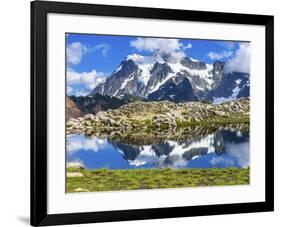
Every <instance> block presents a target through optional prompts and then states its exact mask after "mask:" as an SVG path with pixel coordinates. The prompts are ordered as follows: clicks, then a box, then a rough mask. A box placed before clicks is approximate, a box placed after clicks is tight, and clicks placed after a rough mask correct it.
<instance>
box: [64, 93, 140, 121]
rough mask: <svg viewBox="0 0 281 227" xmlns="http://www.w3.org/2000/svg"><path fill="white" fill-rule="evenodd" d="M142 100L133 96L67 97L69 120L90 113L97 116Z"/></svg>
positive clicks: (96, 95) (97, 95)
mask: <svg viewBox="0 0 281 227" xmlns="http://www.w3.org/2000/svg"><path fill="white" fill-rule="evenodd" d="M140 100H141V99H140V98H138V97H134V96H132V95H124V96H123V97H122V98H117V97H113V96H108V95H100V94H95V95H88V96H85V97H83V96H80V97H75V96H70V97H67V109H66V113H67V118H77V117H81V116H83V115H84V114H88V113H92V114H96V113H98V112H100V111H106V110H108V109H117V108H119V107H120V106H123V105H125V104H128V103H130V102H135V101H140ZM68 115H69V116H68Z"/></svg>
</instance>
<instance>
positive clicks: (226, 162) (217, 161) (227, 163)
mask: <svg viewBox="0 0 281 227" xmlns="http://www.w3.org/2000/svg"><path fill="white" fill-rule="evenodd" d="M210 164H211V165H212V166H218V165H220V164H222V165H225V166H233V165H234V161H233V160H231V159H227V158H223V157H220V156H215V157H213V158H212V159H211V160H210Z"/></svg>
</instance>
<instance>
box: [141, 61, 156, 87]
mask: <svg viewBox="0 0 281 227" xmlns="http://www.w3.org/2000/svg"><path fill="white" fill-rule="evenodd" d="M153 65H154V64H140V65H139V69H140V70H141V73H140V76H139V80H140V81H141V82H143V84H144V85H145V86H146V85H147V83H148V81H149V79H150V77H151V74H150V70H151V69H152V67H153Z"/></svg>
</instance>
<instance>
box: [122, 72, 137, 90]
mask: <svg viewBox="0 0 281 227" xmlns="http://www.w3.org/2000/svg"><path fill="white" fill-rule="evenodd" d="M133 79H134V72H133V73H131V74H130V75H129V76H128V78H127V79H125V80H124V81H123V83H122V85H121V87H120V89H119V90H121V89H124V88H125V87H126V85H127V83H128V82H129V81H131V80H133Z"/></svg>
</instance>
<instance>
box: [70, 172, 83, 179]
mask: <svg viewBox="0 0 281 227" xmlns="http://www.w3.org/2000/svg"><path fill="white" fill-rule="evenodd" d="M66 177H68V178H74V177H84V175H83V174H82V173H79V172H67V173H66Z"/></svg>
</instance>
